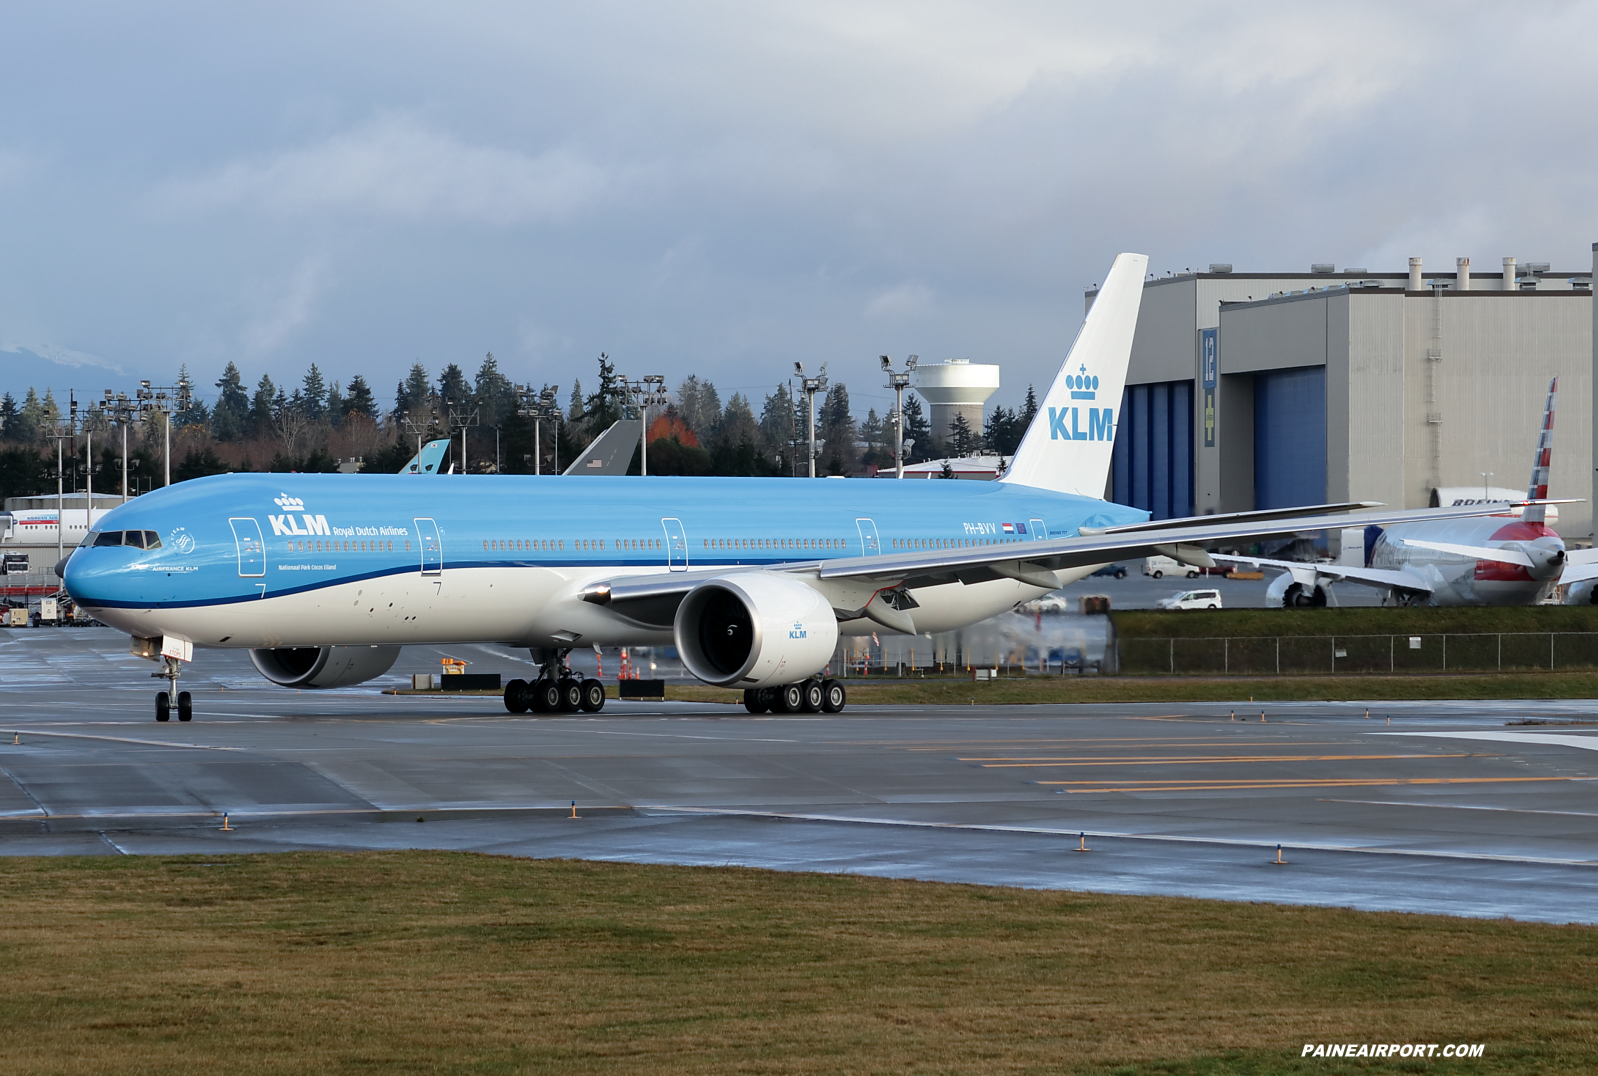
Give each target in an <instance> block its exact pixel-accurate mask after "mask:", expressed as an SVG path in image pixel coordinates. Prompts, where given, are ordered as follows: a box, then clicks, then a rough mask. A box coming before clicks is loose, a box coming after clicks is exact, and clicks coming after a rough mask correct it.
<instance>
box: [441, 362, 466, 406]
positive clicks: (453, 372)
mask: <svg viewBox="0 0 1598 1076" xmlns="http://www.w3.org/2000/svg"><path fill="white" fill-rule="evenodd" d="M438 398H439V399H440V400H442V401H444V406H446V407H449V406H454V407H456V408H459V407H462V406H464V405H465V404H468V403H470V402H471V399H472V385H471V382H469V381H467V380H466V375H465V374H464V373H462V372H461V368H460V367H459V366H457V365H455V364H454V363H453V362H452V363H450V364H449V365H448V366H446V367H444V372H443V373H441V374H439V375H438Z"/></svg>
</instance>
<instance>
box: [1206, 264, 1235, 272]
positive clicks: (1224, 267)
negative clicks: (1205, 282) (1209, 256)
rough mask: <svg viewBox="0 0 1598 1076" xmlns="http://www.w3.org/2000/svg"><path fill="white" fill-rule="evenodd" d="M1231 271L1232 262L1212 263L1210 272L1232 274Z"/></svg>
mask: <svg viewBox="0 0 1598 1076" xmlns="http://www.w3.org/2000/svg"><path fill="white" fill-rule="evenodd" d="M1231 271H1232V263H1231V262H1210V272H1212V273H1230V272H1231Z"/></svg>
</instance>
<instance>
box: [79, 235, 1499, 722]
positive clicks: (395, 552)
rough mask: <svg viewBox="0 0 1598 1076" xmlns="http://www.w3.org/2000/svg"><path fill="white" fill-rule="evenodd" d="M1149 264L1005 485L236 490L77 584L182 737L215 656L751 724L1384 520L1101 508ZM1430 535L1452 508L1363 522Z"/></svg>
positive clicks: (1113, 299)
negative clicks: (620, 669)
mask: <svg viewBox="0 0 1598 1076" xmlns="http://www.w3.org/2000/svg"><path fill="white" fill-rule="evenodd" d="M1147 264H1148V259H1147V258H1146V257H1145V256H1143V255H1140V254H1122V255H1120V256H1119V257H1117V258H1116V259H1115V263H1114V265H1113V267H1112V268H1111V270H1110V274H1109V277H1108V278H1107V280H1106V281H1105V284H1104V286H1103V287H1102V288H1101V289H1100V291H1099V294H1098V296H1097V299H1096V300H1095V302H1094V304H1093V306H1092V309H1091V310H1090V312H1089V313H1088V315H1087V318H1086V320H1085V321H1084V322H1083V324H1082V327H1081V329H1080V330H1079V332H1078V334H1077V338H1076V341H1075V343H1074V344H1073V345H1072V347H1071V350H1070V352H1069V354H1068V355H1067V357H1066V360H1065V362H1064V364H1063V366H1062V367H1061V369H1060V372H1059V374H1058V376H1057V377H1056V378H1055V381H1054V384H1053V385H1052V386H1051V387H1050V389H1049V391H1048V393H1047V395H1046V397H1045V399H1044V401H1043V407H1042V409H1041V411H1040V413H1039V415H1038V417H1037V419H1036V420H1035V421H1034V422H1033V424H1032V426H1031V428H1030V429H1028V430H1027V432H1026V434H1025V436H1024V438H1023V439H1022V442H1021V445H1020V448H1019V450H1018V451H1017V452H1016V455H1015V458H1014V461H1013V463H1012V464H1011V466H1010V468H1009V470H1008V471H1007V472H1006V474H1005V475H1004V477H1003V479H1002V480H1000V481H998V482H925V481H919V482H887V481H873V482H865V481H796V480H793V479H764V478H758V479H757V478H661V477H652V478H636V477H634V478H625V477H612V478H602V477H589V478H583V477H548V478H538V477H526V476H497V475H495V476H489V475H482V476H478V475H449V476H444V475H438V474H437V473H436V470H435V469H434V468H432V467H423V466H418V467H417V468H414V470H415V472H416V473H415V474H399V475H317V474H236V475H219V476H215V477H211V478H202V479H197V480H195V481H190V482H183V483H180V484H178V485H175V486H170V487H167V488H164V489H161V490H157V491H155V492H154V493H150V494H147V495H146V496H143V497H140V498H138V499H137V500H135V501H132V502H130V503H129V504H127V505H125V506H123V507H119V508H117V509H115V510H114V511H112V512H110V513H108V514H107V515H106V516H105V517H104V518H103V519H101V520H100V521H98V523H97V524H96V528H95V530H94V531H93V532H92V533H90V534H89V535H88V536H87V537H86V538H85V539H84V541H83V542H82V543H81V544H80V545H79V546H78V548H77V549H76V550H75V551H74V552H73V553H72V555H71V556H70V557H69V558H68V559H67V561H66V563H65V564H64V565H63V566H62V567H61V568H60V571H61V572H62V576H63V578H64V580H65V584H66V588H67V591H68V592H69V593H70V594H71V595H72V597H73V598H74V599H75V600H76V601H77V602H78V603H79V604H80V605H81V606H82V607H83V608H84V609H86V610H87V611H89V612H90V613H91V614H92V615H93V616H95V617H96V618H98V619H99V620H101V621H103V622H105V623H107V624H110V625H112V626H114V627H116V628H119V629H121V630H123V631H126V632H128V633H130V634H131V635H132V636H133V650H134V652H135V653H138V654H142V655H144V656H146V657H149V658H151V659H152V660H157V661H161V662H163V669H164V671H163V672H161V673H158V674H157V675H162V676H166V677H168V679H169V686H168V689H167V690H165V691H163V692H161V693H160V694H159V695H158V696H157V698H156V718H157V720H162V721H164V720H167V719H168V717H169V715H170V713H171V711H172V710H173V709H176V710H177V711H178V716H179V719H180V720H188V719H189V718H190V717H191V715H192V712H193V710H192V704H191V701H190V697H189V693H188V692H179V691H178V690H177V681H178V677H179V675H180V672H181V668H182V663H183V662H185V661H190V660H193V657H194V653H195V650H196V648H200V649H204V648H209V647H243V648H246V649H248V650H249V651H250V656H251V659H252V660H253V661H254V664H255V667H256V668H257V669H258V670H260V672H261V674H262V675H263V676H265V677H266V678H267V679H269V680H271V681H272V682H274V683H277V684H281V685H283V686H285V687H294V688H331V687H342V686H346V685H350V684H358V683H361V682H362V681H365V680H369V679H371V678H373V677H376V676H381V675H382V674H384V673H385V672H387V671H388V669H389V668H390V667H391V666H392V665H393V664H394V661H395V660H396V658H397V657H398V656H399V652H400V648H401V647H403V646H405V645H406V644H415V643H431V644H440V643H445V644H447V643H463V642H496V643H503V644H506V645H508V646H515V647H527V648H529V649H530V650H531V651H532V654H533V656H534V658H535V660H537V661H538V662H539V663H540V666H541V672H540V675H539V676H538V678H537V679H536V680H534V681H533V682H532V683H530V684H529V683H527V682H524V681H520V680H515V681H512V682H511V683H510V684H509V685H508V686H507V688H506V691H505V705H506V707H507V708H508V709H510V710H511V711H513V712H525V711H526V710H529V709H531V710H534V711H538V712H555V711H563V710H564V711H575V710H579V709H581V710H587V711H596V710H598V709H600V708H601V707H602V706H603V705H604V701H605V692H604V687H603V685H602V684H600V683H599V682H598V681H597V680H581V681H580V680H577V679H575V678H573V677H572V676H571V675H570V673H569V672H568V671H567V669H566V657H567V655H568V654H569V653H570V652H571V651H572V650H573V649H574V648H576V647H587V646H661V645H674V646H676V648H677V650H678V653H679V654H680V655H681V658H682V662H683V664H684V666H686V668H687V669H688V670H689V671H690V672H691V673H693V675H695V676H696V677H698V678H700V679H701V680H704V681H705V682H707V683H710V684H716V685H720V686H724V687H731V688H742V689H743V690H744V698H745V702H746V705H747V706H748V707H749V709H750V710H752V711H754V712H761V711H764V710H778V711H784V712H799V711H812V712H813V711H817V710H825V711H829V712H836V711H838V710H841V709H843V707H844V704H845V702H846V697H845V692H844V688H843V685H842V684H840V683H838V682H837V681H834V680H826V679H821V678H819V677H820V674H822V673H823V671H824V670H825V668H826V666H827V664H828V663H829V661H831V659H832V655H833V653H834V651H835V649H836V646H837V643H838V639H839V637H840V636H847V635H864V634H869V633H871V632H873V631H879V630H888V631H895V632H903V633H918V632H939V631H947V630H950V629H953V628H957V627H960V626H962V625H966V624H971V623H974V622H976V621H978V620H982V619H984V618H986V617H989V616H992V615H994V614H995V613H998V612H1001V611H1003V610H1005V609H1008V608H1010V607H1011V606H1014V605H1015V604H1017V603H1019V602H1024V601H1028V600H1030V599H1032V598H1035V597H1037V596H1039V595H1041V594H1044V593H1046V592H1048V591H1051V590H1054V589H1056V588H1058V587H1060V586H1062V585H1064V584H1066V583H1069V582H1071V581H1073V580H1076V579H1079V578H1081V577H1082V576H1084V575H1086V574H1088V573H1089V572H1091V571H1093V570H1094V569H1095V568H1096V567H1098V566H1100V565H1102V564H1104V563H1106V562H1107V561H1109V560H1112V559H1115V558H1117V557H1126V556H1140V555H1146V554H1150V553H1155V552H1160V553H1165V554H1168V555H1172V556H1176V557H1178V558H1179V559H1183V560H1185V561H1187V562H1188V563H1194V564H1207V563H1210V562H1209V558H1208V556H1207V554H1206V553H1205V552H1204V547H1205V546H1206V545H1214V544H1216V543H1237V542H1239V541H1251V540H1254V539H1256V538H1258V537H1261V536H1267V535H1277V534H1292V533H1296V532H1300V531H1304V530H1321V529H1324V528H1326V527H1328V526H1336V525H1340V521H1339V520H1337V519H1335V518H1329V514H1330V513H1335V512H1342V511H1347V510H1350V509H1355V508H1369V507H1372V506H1371V505H1363V504H1343V505H1322V506H1317V507H1313V508H1296V509H1292V510H1289V511H1278V512H1250V513H1242V514H1237V515H1231V516H1213V515H1212V516H1203V517H1196V518H1191V519H1178V520H1161V521H1158V522H1150V521H1149V520H1148V513H1146V512H1143V511H1139V510H1137V509H1133V508H1127V507H1124V506H1122V505H1118V504H1113V503H1110V502H1107V501H1105V500H1104V499H1103V492H1104V488H1105V481H1106V477H1107V475H1108V470H1109V466H1110V456H1111V450H1112V448H1113V441H1114V436H1115V434H1114V429H1115V420H1116V414H1115V411H1116V409H1117V408H1118V407H1119V406H1120V401H1121V392H1122V387H1123V384H1124V382H1125V380H1126V369H1127V361H1128V358H1129V356H1130V352H1131V345H1132V333H1133V329H1134V327H1135V325H1136V322H1137V312H1138V305H1139V302H1140V301H1141V298H1142V293H1143V278H1144V273H1145V269H1146V267H1147ZM434 462H435V463H436V461H434ZM1476 511H1479V509H1477V510H1476ZM1451 514H1454V515H1467V514H1471V512H1470V511H1456V512H1453V513H1451ZM1419 515H1432V516H1435V515H1437V513H1413V512H1407V513H1406V512H1398V513H1389V514H1387V515H1366V516H1362V517H1360V519H1359V520H1358V522H1359V523H1361V524H1364V523H1382V522H1400V521H1403V520H1406V519H1410V518H1415V517H1417V516H1419Z"/></svg>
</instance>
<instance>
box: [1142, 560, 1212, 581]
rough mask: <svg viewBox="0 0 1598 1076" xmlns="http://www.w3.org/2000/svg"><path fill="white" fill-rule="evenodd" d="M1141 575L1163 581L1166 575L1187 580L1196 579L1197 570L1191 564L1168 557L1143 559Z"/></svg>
mask: <svg viewBox="0 0 1598 1076" xmlns="http://www.w3.org/2000/svg"><path fill="white" fill-rule="evenodd" d="M1143 574H1144V575H1152V576H1153V577H1154V578H1156V579H1163V578H1165V577H1166V576H1168V575H1185V576H1187V577H1188V578H1189V579H1197V578H1198V569H1197V568H1195V567H1193V566H1192V565H1191V564H1183V563H1182V562H1181V561H1179V560H1172V559H1171V558H1170V557H1145V558H1144V559H1143Z"/></svg>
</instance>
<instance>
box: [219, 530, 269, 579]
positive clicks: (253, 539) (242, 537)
mask: <svg viewBox="0 0 1598 1076" xmlns="http://www.w3.org/2000/svg"><path fill="white" fill-rule="evenodd" d="M228 526H230V527H232V528H233V544H234V545H235V546H237V547H238V551H239V575H240V576H242V577H244V578H246V579H249V578H257V579H258V578H260V577H261V576H263V575H265V574H266V543H264V542H263V541H261V523H260V521H259V520H256V519H249V518H245V517H236V518H233V519H229V520H228Z"/></svg>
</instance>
